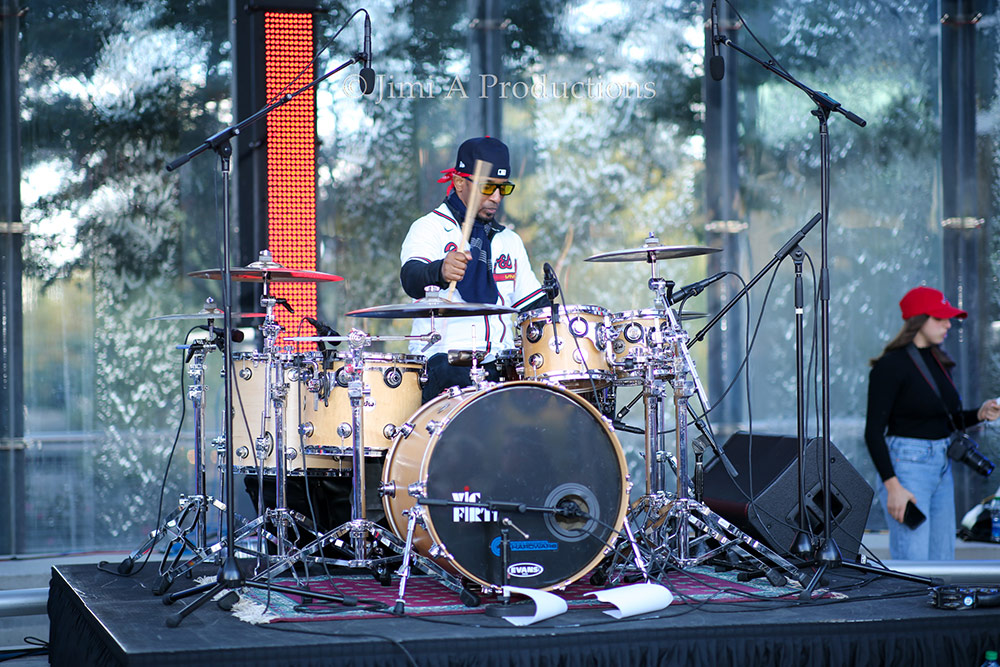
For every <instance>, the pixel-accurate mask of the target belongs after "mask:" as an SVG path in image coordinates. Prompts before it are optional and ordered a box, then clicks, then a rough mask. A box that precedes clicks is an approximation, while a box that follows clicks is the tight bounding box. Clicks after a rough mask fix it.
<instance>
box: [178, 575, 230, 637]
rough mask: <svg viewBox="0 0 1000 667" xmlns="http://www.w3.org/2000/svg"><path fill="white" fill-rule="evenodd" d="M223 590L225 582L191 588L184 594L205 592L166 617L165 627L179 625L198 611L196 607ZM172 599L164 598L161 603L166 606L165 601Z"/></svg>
mask: <svg viewBox="0 0 1000 667" xmlns="http://www.w3.org/2000/svg"><path fill="white" fill-rule="evenodd" d="M225 588H226V584H225V582H216V583H212V584H206V585H204V586H198V587H197V588H192V589H191V590H190V591H186V593H188V594H189V595H195V594H197V593H200V592H202V591H205V592H204V593H203V594H202V596H201V597H199V598H197V599H196V600H195V601H194V602H192V603H191V604H189V605H187V606H186V607H184V608H183V609H180V610H178V611H177V612H176V613H174V614H171V615H170V616H168V617H167V627H168V628H176V627H177V626H178V625H180V624H181V621H183V620H184V619H185V618H186V617H187V616H189V615H190V614H192V613H194V611H195V610H196V609H198V607H200V606H202V605H203V604H205V603H206V602H208V601H209V600H211V599H212V598H213V597H215V594H216V593H218V592H219V591H222V590H225ZM178 595H179V594H178ZM172 597H173V596H172V595H168V596H166V597H165V598H163V603H164V604H167V600H169V599H170V598H172Z"/></svg>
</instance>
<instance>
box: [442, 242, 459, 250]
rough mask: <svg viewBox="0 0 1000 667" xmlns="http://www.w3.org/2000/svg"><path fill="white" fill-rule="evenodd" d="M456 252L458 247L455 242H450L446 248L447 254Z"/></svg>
mask: <svg viewBox="0 0 1000 667" xmlns="http://www.w3.org/2000/svg"><path fill="white" fill-rule="evenodd" d="M455 250H458V245H456V244H455V242H454V241H449V242H448V245H446V246H445V247H444V251H445V252H453V251H455Z"/></svg>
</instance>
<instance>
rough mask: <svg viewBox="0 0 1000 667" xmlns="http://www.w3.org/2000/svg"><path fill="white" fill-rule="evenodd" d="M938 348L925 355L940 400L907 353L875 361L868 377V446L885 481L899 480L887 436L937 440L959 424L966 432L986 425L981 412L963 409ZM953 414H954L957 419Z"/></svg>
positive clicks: (897, 352) (922, 352) (902, 351)
mask: <svg viewBox="0 0 1000 667" xmlns="http://www.w3.org/2000/svg"><path fill="white" fill-rule="evenodd" d="M932 349H933V348H931V347H926V348H922V349H919V352H920V355H921V356H922V357H923V359H924V363H926V364H927V368H928V369H929V370H930V372H931V376H932V377H933V378H934V382H935V383H937V386H938V391H940V392H941V397H940V398H939V397H938V396H937V394H935V393H934V390H933V389H932V388H931V386H930V384H929V383H928V382H927V380H925V379H924V376H923V374H921V372H920V370H919V369H918V368H917V365H916V364H915V363H913V359H911V358H910V355H909V354H908V353H907V351H906V348H899V349H896V350H892V351H890V352H887V353H886V354H885V355H883V356H882V358H881V359H879V360H878V361H877V362H875V365H874V366H873V367H872V370H871V373H870V374H869V376H868V414H867V418H866V421H865V443H866V444H867V445H868V452H869V453H870V454H871V457H872V461H873V462H874V463H875V468H876V469H877V470H878V473H879V475H880V476H881V478H882V481H885V480H887V479H889V478H890V477H895V475H896V473H895V472H894V471H893V467H892V459H891V457H890V456H889V447H888V445H887V444H886V441H885V437H886V435H898V436H903V437H908V438H924V439H927V440H936V439H939V438H946V437H948V436H949V435H951V433H952V430H953V427H952V423H953V422H954V426H955V427H957V428H960V429H961V428H968V427H969V426H972V425H974V424H978V423H979V421H980V420H979V418H978V416H977V413H978V409H975V410H963V409H962V403H961V398H960V397H959V395H958V390H957V389H956V388H955V385H954V384H953V383H952V381H951V379H950V377H949V376H948V375H947V374H946V372H945V370H944V368H942V366H941V364H940V363H938V361H937V359H935V358H934V355H933V353H932ZM945 406H947V409H946V408H945ZM948 413H951V420H949V419H948Z"/></svg>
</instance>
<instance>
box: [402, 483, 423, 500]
mask: <svg viewBox="0 0 1000 667" xmlns="http://www.w3.org/2000/svg"><path fill="white" fill-rule="evenodd" d="M406 492H407V493H409V494H410V495H411V496H413V497H414V498H425V497H427V484H426V483H425V482H414V483H413V484H410V485H409V486H408V487H406Z"/></svg>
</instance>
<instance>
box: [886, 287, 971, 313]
mask: <svg viewBox="0 0 1000 667" xmlns="http://www.w3.org/2000/svg"><path fill="white" fill-rule="evenodd" d="M899 309H900V310H901V311H903V319H904V320H908V319H910V318H911V317H913V316H914V315H930V316H931V317H936V318H938V319H939V320H949V319H951V318H953V317H968V316H969V314H968V313H967V312H965V311H964V310H960V309H958V308H956V307H955V306H953V305H951V304H950V303H948V299H946V298H944V294H942V293H941V292H939V291H938V290H936V289H934V288H933V287H914V288H913V289H911V290H910V291H909V292H907V293H906V295H905V296H904V297H903V298H902V299H900V300H899Z"/></svg>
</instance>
